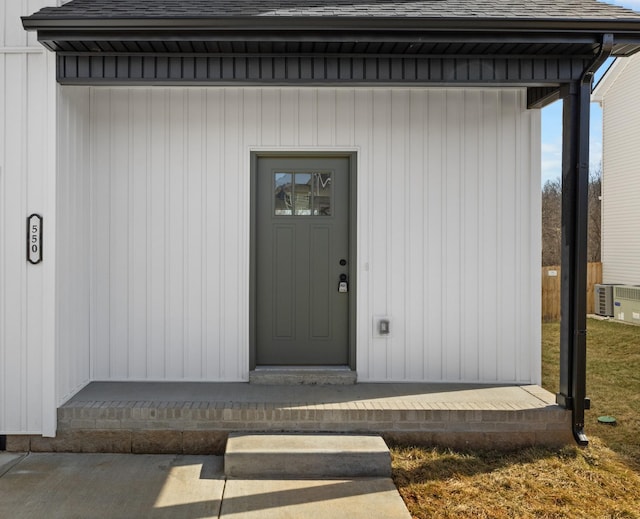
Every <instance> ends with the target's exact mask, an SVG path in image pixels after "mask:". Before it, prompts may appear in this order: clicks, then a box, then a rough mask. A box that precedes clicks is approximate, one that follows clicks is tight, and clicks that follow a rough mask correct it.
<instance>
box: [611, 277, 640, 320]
mask: <svg viewBox="0 0 640 519" xmlns="http://www.w3.org/2000/svg"><path fill="white" fill-rule="evenodd" d="M613 317H615V318H616V319H619V320H620V321H626V322H628V323H635V324H640V286H630V285H619V286H615V287H613Z"/></svg>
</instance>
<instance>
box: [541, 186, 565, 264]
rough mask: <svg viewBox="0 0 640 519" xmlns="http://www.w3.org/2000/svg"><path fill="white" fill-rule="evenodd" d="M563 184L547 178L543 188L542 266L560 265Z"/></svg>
mask: <svg viewBox="0 0 640 519" xmlns="http://www.w3.org/2000/svg"><path fill="white" fill-rule="evenodd" d="M561 237H562V186H561V184H560V179H555V180H547V182H546V183H545V185H544V187H543V188H542V266H543V267H548V266H551V265H560V245H561Z"/></svg>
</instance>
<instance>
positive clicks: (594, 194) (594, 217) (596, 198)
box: [587, 164, 602, 261]
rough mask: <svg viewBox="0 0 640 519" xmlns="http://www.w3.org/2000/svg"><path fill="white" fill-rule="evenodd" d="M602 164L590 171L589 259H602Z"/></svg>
mask: <svg viewBox="0 0 640 519" xmlns="http://www.w3.org/2000/svg"><path fill="white" fill-rule="evenodd" d="M601 195H602V164H598V166H597V167H596V168H594V169H593V170H591V171H590V172H589V231H588V232H589V238H588V240H589V241H588V243H587V258H588V260H589V261H600V244H601V238H602V236H601V221H600V206H601V204H602V202H601V200H602V196H601Z"/></svg>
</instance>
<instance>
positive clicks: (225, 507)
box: [0, 453, 410, 519]
mask: <svg viewBox="0 0 640 519" xmlns="http://www.w3.org/2000/svg"><path fill="white" fill-rule="evenodd" d="M222 465H223V462H222V457H221V456H186V455H150V454H143V455H133V454H62V453H31V454H17V453H0V517H3V518H4V517H7V518H9V517H10V518H12V519H34V518H41V517H46V518H47V519H57V518H60V519H74V518H78V519H94V518H95V519H100V518H105V519H106V518H109V519H114V518H117V519H127V518H132V519H133V518H135V519H138V518H171V519H181V518H184V519H196V518H198V519H201V518H216V519H219V518H222V519H253V518H256V519H257V518H260V519H283V518H292V519H293V518H295V519H316V518H323V519H327V518H333V517H348V518H350V519H360V518H362V519H377V518H380V519H410V515H409V512H408V511H407V509H406V507H405V505H404V503H403V501H402V499H401V498H400V495H399V494H398V491H397V490H396V488H395V486H394V485H393V482H392V481H391V479H390V478H349V479H330V480H304V479H299V480H246V479H226V478H225V476H224V473H223V466H222Z"/></svg>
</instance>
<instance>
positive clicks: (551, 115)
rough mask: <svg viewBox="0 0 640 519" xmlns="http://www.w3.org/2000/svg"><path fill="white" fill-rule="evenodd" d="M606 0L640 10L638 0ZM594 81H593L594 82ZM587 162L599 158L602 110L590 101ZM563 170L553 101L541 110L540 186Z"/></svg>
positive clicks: (559, 124)
mask: <svg viewBox="0 0 640 519" xmlns="http://www.w3.org/2000/svg"><path fill="white" fill-rule="evenodd" d="M607 3H610V4H616V5H621V6H623V7H628V8H630V9H633V10H635V11H638V12H640V0H608V1H607ZM612 62H613V60H607V62H606V63H605V64H604V65H603V66H602V67H600V70H599V71H598V73H597V74H596V78H595V79H596V82H597V81H598V80H599V79H600V77H602V75H603V73H604V72H605V71H606V70H607V69H608V67H609V66H610V65H611V63H612ZM594 84H595V83H594ZM589 155H590V156H589V162H590V165H591V167H592V168H596V167H598V165H599V164H600V163H601V161H602V110H601V109H600V106H599V105H598V104H597V103H591V124H590V128H589ZM561 169H562V103H561V102H560V101H556V102H555V103H553V104H551V105H549V106H547V107H546V108H543V109H542V185H544V184H545V183H546V182H547V181H548V180H555V179H557V178H560V175H561Z"/></svg>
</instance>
